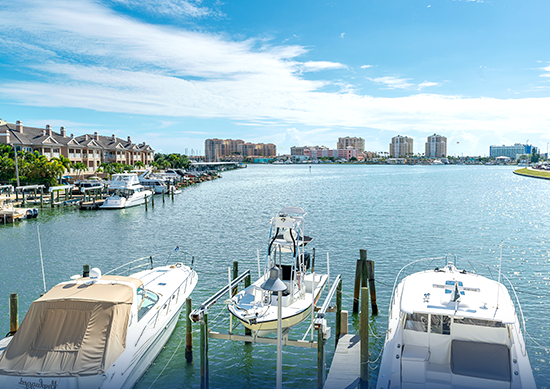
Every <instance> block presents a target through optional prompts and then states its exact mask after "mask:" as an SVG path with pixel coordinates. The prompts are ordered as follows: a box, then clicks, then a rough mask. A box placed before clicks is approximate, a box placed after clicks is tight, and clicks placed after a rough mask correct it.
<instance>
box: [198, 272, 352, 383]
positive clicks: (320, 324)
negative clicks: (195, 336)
mask: <svg viewBox="0 0 550 389" xmlns="http://www.w3.org/2000/svg"><path fill="white" fill-rule="evenodd" d="M234 269H235V268H234ZM242 281H244V283H245V287H248V286H250V270H247V271H245V272H244V273H242V274H241V275H239V276H238V277H236V278H234V279H233V280H232V281H231V282H230V283H228V284H227V285H226V286H224V287H223V288H221V289H220V290H219V291H218V292H216V293H215V294H214V295H212V296H211V297H210V298H209V299H207V300H206V301H205V302H204V303H202V304H201V305H200V306H199V308H197V309H195V310H193V311H192V312H191V313H190V315H189V319H190V320H191V321H193V322H195V323H197V322H199V323H200V326H201V328H200V371H201V389H207V388H208V387H209V379H208V375H209V374H208V370H209V368H208V339H209V338H211V339H224V340H235V341H240V342H247V343H267V344H277V339H276V338H269V337H265V336H254V335H251V334H250V332H249V330H248V329H246V334H245V335H239V334H234V333H233V331H234V330H235V329H236V328H237V327H238V326H239V324H240V323H239V324H237V325H236V326H235V327H233V325H232V319H231V317H230V328H229V332H228V333H221V332H214V331H211V330H210V329H209V328H208V310H209V309H210V307H212V306H213V305H214V304H215V303H216V302H218V300H220V298H223V296H226V297H227V296H229V294H230V293H231V296H233V295H234V294H236V286H237V285H238V284H239V283H241V282H242ZM230 290H231V292H230ZM335 294H336V306H331V305H330V303H331V300H332V298H333V297H334V295H335ZM314 311H315V312H316V315H315V313H313V312H314ZM327 312H336V331H335V332H336V334H335V335H336V339H338V338H339V337H340V332H341V317H342V316H341V315H342V277H341V276H340V274H338V275H337V276H336V279H335V280H334V283H333V284H332V287H331V288H330V290H329V292H328V294H327V296H326V298H325V300H324V302H323V305H322V306H321V308H316V307H315V306H314V310H312V315H315V317H314V319H313V323H312V326H313V328H312V327H311V326H310V328H309V329H308V331H307V332H306V334H305V335H304V337H303V338H302V339H301V340H294V339H289V330H290V329H289V328H287V329H286V330H285V331H284V332H283V339H282V343H283V345H285V346H294V347H305V348H317V388H318V389H321V388H323V386H324V384H325V378H326V363H325V343H326V341H327V339H329V338H330V336H331V328H330V327H328V326H327V321H326V319H325V314H326V313H327ZM230 315H231V314H230ZM313 329H315V330H317V341H314V340H313V333H312V335H311V340H309V341H308V340H304V339H305V338H306V337H307V334H308V332H309V331H310V330H311V331H313Z"/></svg>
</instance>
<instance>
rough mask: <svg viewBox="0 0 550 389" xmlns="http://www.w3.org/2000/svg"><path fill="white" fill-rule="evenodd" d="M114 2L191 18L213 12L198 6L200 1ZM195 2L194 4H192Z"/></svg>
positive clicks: (149, 11)
mask: <svg viewBox="0 0 550 389" xmlns="http://www.w3.org/2000/svg"><path fill="white" fill-rule="evenodd" d="M111 1H112V2H113V3H115V4H119V5H122V6H125V7H127V8H131V9H139V10H142V11H146V12H147V13H152V14H159V15H164V16H166V15H170V16H174V15H185V16H190V17H193V18H202V17H206V16H210V15H212V14H214V12H213V11H212V10H210V9H208V8H206V7H200V6H199V5H198V4H200V1H198V2H193V1H186V0H111ZM194 3H196V4H194Z"/></svg>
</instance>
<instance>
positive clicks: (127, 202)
mask: <svg viewBox="0 0 550 389" xmlns="http://www.w3.org/2000/svg"><path fill="white" fill-rule="evenodd" d="M151 196H152V192H151V191H148V190H146V191H143V192H139V195H137V194H134V195H133V196H131V197H129V198H126V197H121V196H111V197H107V198H106V199H105V202H104V203H103V205H101V206H100V207H99V208H101V209H122V208H130V207H135V206H138V205H142V204H145V202H147V201H149V199H150V198H151Z"/></svg>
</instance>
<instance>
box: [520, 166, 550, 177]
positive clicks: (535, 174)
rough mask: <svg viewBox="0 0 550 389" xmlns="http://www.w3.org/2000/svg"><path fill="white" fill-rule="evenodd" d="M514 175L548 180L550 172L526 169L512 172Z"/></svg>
mask: <svg viewBox="0 0 550 389" xmlns="http://www.w3.org/2000/svg"><path fill="white" fill-rule="evenodd" d="M514 173H516V174H520V175H523V176H533V177H548V178H550V171H542V170H529V169H526V168H523V169H518V170H514Z"/></svg>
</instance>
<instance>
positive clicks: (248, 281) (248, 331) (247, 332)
mask: <svg viewBox="0 0 550 389" xmlns="http://www.w3.org/2000/svg"><path fill="white" fill-rule="evenodd" d="M250 284H251V279H250V273H249V274H248V275H247V276H246V278H245V279H244V288H245V289H246V288H248V287H249V286H250ZM244 334H245V335H247V336H251V335H252V330H251V329H250V328H246V327H245V328H244ZM245 343H248V344H250V342H245Z"/></svg>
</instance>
